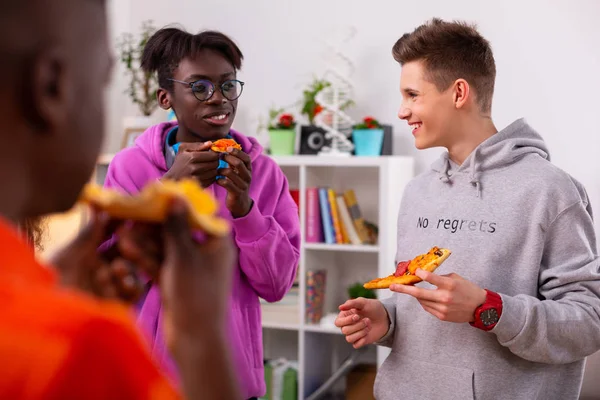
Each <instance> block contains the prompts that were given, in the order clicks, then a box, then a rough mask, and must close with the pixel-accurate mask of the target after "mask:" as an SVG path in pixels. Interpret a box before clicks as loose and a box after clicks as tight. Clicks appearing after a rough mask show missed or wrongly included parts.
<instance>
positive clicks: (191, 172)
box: [163, 141, 219, 188]
mask: <svg viewBox="0 0 600 400" xmlns="http://www.w3.org/2000/svg"><path fill="white" fill-rule="evenodd" d="M210 146H212V142H210V141H208V142H195V143H181V144H180V146H179V151H178V152H177V155H176V156H175V162H174V163H173V166H172V167H171V169H169V171H167V173H166V174H165V175H164V176H163V179H172V180H176V181H177V180H180V179H183V178H188V177H192V176H193V177H195V178H196V179H198V180H199V181H200V184H201V185H202V187H203V188H207V187H209V186H210V185H212V184H213V183H214V182H215V179H216V177H217V167H218V166H219V155H218V154H217V153H215V152H214V151H209V149H210Z"/></svg>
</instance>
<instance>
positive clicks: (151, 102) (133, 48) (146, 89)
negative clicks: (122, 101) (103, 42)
mask: <svg viewBox="0 0 600 400" xmlns="http://www.w3.org/2000/svg"><path fill="white" fill-rule="evenodd" d="M155 32H156V28H155V27H154V25H153V23H152V21H144V22H143V23H142V26H141V31H140V34H139V36H135V35H133V34H132V33H124V34H123V35H121V37H120V38H119V40H118V42H117V48H118V51H119V53H118V54H119V60H120V61H121V63H122V64H123V66H124V67H125V73H126V76H127V78H128V84H127V89H126V91H125V93H126V94H127V95H128V96H129V99H130V100H131V101H132V103H133V104H135V105H136V106H137V108H138V110H139V112H140V114H141V115H137V116H131V117H127V118H126V119H125V129H126V130H127V129H145V128H147V127H148V126H150V125H151V124H152V123H151V120H150V115H152V113H153V112H154V111H155V110H156V108H157V107H158V101H157V99H156V92H157V90H158V77H157V76H156V74H150V73H146V72H144V71H143V70H142V68H141V65H140V63H141V59H142V54H143V52H144V47H145V46H146V43H147V42H148V39H150V37H151V36H152V35H153V34H154V33H155Z"/></svg>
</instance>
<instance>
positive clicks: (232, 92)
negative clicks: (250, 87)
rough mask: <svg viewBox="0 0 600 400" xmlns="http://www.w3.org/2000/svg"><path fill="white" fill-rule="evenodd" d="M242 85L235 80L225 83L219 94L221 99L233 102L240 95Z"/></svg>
mask: <svg viewBox="0 0 600 400" xmlns="http://www.w3.org/2000/svg"><path fill="white" fill-rule="evenodd" d="M242 90H243V85H242V82H240V81H237V80H231V81H225V82H223V84H222V85H221V92H222V93H223V97H225V98H226V99H227V100H230V101H232V100H235V99H237V98H238V97H240V95H241V94H242Z"/></svg>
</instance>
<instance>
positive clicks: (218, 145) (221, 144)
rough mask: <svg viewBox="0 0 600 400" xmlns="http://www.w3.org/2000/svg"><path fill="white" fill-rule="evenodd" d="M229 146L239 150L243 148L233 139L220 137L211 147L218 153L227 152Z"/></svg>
mask: <svg viewBox="0 0 600 400" xmlns="http://www.w3.org/2000/svg"><path fill="white" fill-rule="evenodd" d="M228 147H233V148H234V149H238V150H241V149H242V146H240V145H239V143H238V142H236V141H235V140H233V139H219V140H217V141H215V142H213V145H212V146H211V148H210V149H211V150H212V151H215V152H217V153H225V152H226V151H227V148H228Z"/></svg>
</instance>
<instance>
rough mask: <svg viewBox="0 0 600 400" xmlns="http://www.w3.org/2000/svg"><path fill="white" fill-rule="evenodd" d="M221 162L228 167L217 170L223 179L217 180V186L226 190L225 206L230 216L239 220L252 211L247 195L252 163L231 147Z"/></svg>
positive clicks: (244, 155) (243, 154)
mask: <svg viewBox="0 0 600 400" xmlns="http://www.w3.org/2000/svg"><path fill="white" fill-rule="evenodd" d="M223 160H224V161H226V162H227V163H228V164H229V167H228V168H223V169H220V170H219V175H222V176H224V177H225V178H222V179H219V180H218V181H217V184H218V185H219V186H221V187H223V188H225V189H226V190H227V199H226V202H225V204H226V205H227V209H228V210H229V211H231V215H232V216H233V217H234V218H240V217H243V216H245V215H247V214H248V213H249V212H250V210H251V209H252V204H253V201H252V199H251V198H250V194H249V193H248V190H249V189H250V182H252V162H251V161H250V156H248V154H246V153H244V152H243V151H241V150H238V149H234V148H232V147H228V148H227V153H225V154H224V155H223Z"/></svg>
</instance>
